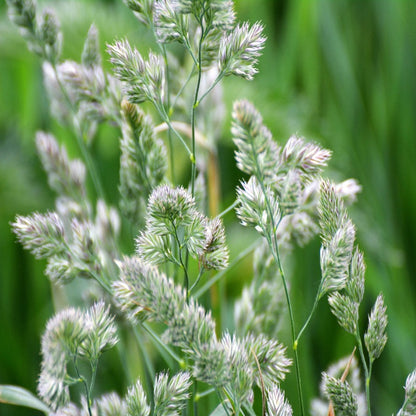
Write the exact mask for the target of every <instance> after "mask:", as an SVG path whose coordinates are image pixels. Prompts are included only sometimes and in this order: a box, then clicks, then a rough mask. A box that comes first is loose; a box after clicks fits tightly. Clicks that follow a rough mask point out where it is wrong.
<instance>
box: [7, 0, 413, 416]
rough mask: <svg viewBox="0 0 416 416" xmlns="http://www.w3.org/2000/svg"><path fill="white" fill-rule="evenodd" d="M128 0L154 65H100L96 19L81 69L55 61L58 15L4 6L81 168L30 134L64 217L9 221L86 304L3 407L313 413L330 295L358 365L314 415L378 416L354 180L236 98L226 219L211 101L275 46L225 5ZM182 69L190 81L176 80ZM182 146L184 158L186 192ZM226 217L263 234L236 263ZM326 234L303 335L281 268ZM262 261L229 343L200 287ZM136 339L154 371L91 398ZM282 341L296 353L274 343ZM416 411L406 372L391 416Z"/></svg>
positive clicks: (381, 313)
mask: <svg viewBox="0 0 416 416" xmlns="http://www.w3.org/2000/svg"><path fill="white" fill-rule="evenodd" d="M125 3H126V5H127V7H128V8H130V9H131V11H132V12H133V13H134V15H135V16H136V17H137V19H138V20H139V22H140V23H138V24H143V25H145V26H146V27H147V28H148V30H149V31H150V32H151V33H153V35H154V41H155V47H156V48H157V52H153V51H150V52H148V53H147V54H143V53H142V52H140V51H139V50H138V49H137V48H136V47H135V46H132V45H131V44H130V42H129V41H128V40H127V39H122V40H115V41H114V42H113V43H111V44H108V45H107V49H106V50H107V54H108V56H106V57H105V58H103V57H102V56H101V55H100V52H99V38H98V31H97V29H96V28H95V26H91V28H90V30H89V32H88V34H87V37H86V40H85V45H84V49H83V51H82V54H81V60H80V62H74V61H64V60H62V58H61V44H62V42H63V36H62V34H61V32H60V25H59V22H58V20H57V18H56V17H55V16H54V14H53V12H51V11H49V10H46V11H44V12H40V11H39V9H38V7H37V5H36V4H35V2H34V1H33V0H7V4H8V10H9V16H10V19H11V21H12V22H13V23H14V24H15V25H16V26H17V27H18V28H19V30H20V32H21V34H22V36H23V37H24V38H25V39H26V41H27V44H28V46H29V48H30V49H31V50H33V51H34V52H35V53H36V54H37V55H38V56H39V57H40V59H41V60H42V63H43V73H44V80H45V86H46V90H47V92H48V94H49V99H50V104H51V112H52V114H53V115H54V116H55V117H56V118H57V119H58V120H59V121H60V122H61V123H62V124H64V125H65V126H66V127H67V128H68V129H70V130H71V131H72V132H73V134H74V137H75V138H76V140H77V145H78V147H79V151H80V154H81V155H82V158H81V159H71V158H70V157H69V156H68V152H67V150H66V149H65V147H64V146H63V145H61V144H59V140H57V139H56V138H55V137H54V136H53V135H52V134H50V133H46V132H39V133H38V134H37V137H36V145H37V150H38V153H39V157H40V159H41V162H42V165H43V167H44V170H45V172H46V174H47V177H48V182H49V185H50V187H51V188H52V189H53V190H54V191H55V192H56V194H57V199H56V206H55V209H54V210H53V211H50V212H47V213H38V212H36V213H34V214H32V215H29V216H20V215H18V216H16V219H15V221H14V223H13V224H12V228H13V231H14V233H15V234H16V235H17V238H18V240H19V242H20V243H21V244H22V245H23V246H24V248H26V249H27V250H30V251H31V252H32V253H33V255H34V256H35V257H36V258H39V259H46V262H47V263H46V269H45V275H46V276H47V277H48V278H49V280H50V282H51V284H52V285H54V286H56V287H58V288H59V290H61V291H63V292H65V290H66V288H67V287H70V286H71V285H73V284H76V283H77V282H78V281H80V280H82V281H83V285H81V286H80V287H82V288H83V289H82V294H81V295H80V296H79V299H81V300H82V301H83V303H84V305H83V306H80V305H73V306H70V305H69V306H68V308H66V309H63V310H60V311H57V312H56V315H55V316H54V317H52V318H51V319H50V320H49V322H48V323H47V324H46V329H45V332H44V334H43V337H42V348H41V349H42V351H41V353H42V364H41V369H40V376H39V379H38V390H37V396H35V395H34V394H31V393H30V392H28V391H27V390H25V389H23V388H18V387H14V386H2V388H1V390H0V401H5V402H6V403H12V404H20V405H26V406H29V407H32V408H34V409H38V410H41V411H43V412H44V413H45V414H47V415H51V416H52V415H55V416H58V415H59V416H63V415H66V416H72V415H74V416H77V415H88V416H93V415H97V416H98V415H105V416H116V415H130V416H148V415H157V416H162V415H163V416H179V415H188V414H189V415H194V416H197V415H198V414H201V415H205V414H206V415H211V416H222V415H255V414H262V415H268V416H289V415H292V414H300V415H301V416H303V415H306V414H307V413H308V409H307V406H309V403H306V401H305V398H304V390H305V386H304V385H303V383H302V374H301V366H300V354H299V349H301V348H302V335H303V334H304V333H305V331H306V330H307V329H308V327H309V324H310V322H311V321H312V320H313V319H314V317H315V312H316V309H317V306H318V303H319V302H320V301H321V300H322V299H323V298H327V299H328V303H329V306H330V309H331V311H332V313H333V315H334V316H335V318H336V320H337V321H338V323H339V325H340V326H341V327H342V328H343V329H344V330H345V331H346V332H347V333H349V334H351V335H352V336H353V338H354V341H355V344H356V349H357V352H358V354H357V355H358V359H357V357H355V356H354V354H353V355H352V356H351V357H350V358H349V359H348V358H347V359H344V360H341V361H340V362H339V363H337V364H335V365H334V366H332V367H330V368H329V369H327V370H326V371H323V373H322V385H321V387H320V392H321V397H320V398H316V399H314V400H313V401H312V402H311V404H310V412H311V413H312V414H313V415H316V416H318V415H327V414H328V415H329V414H332V415H334V414H335V415H337V416H341V415H348V416H358V415H360V416H361V415H368V416H370V415H371V413H372V411H374V410H375V409H376V404H375V403H373V402H372V400H371V376H372V369H373V364H374V362H375V360H376V359H378V358H379V357H380V355H381V354H382V352H383V349H384V347H385V345H386V342H387V334H386V328H387V322H388V319H387V313H386V310H387V308H386V305H385V304H384V300H383V295H382V294H380V295H379V296H378V297H377V299H376V301H375V303H374V307H373V309H372V311H371V313H370V315H369V317H368V325H367V329H366V331H365V333H364V335H362V334H361V332H360V330H361V328H362V319H361V316H360V304H361V303H362V301H363V298H364V286H365V262H364V255H363V253H362V252H361V250H360V249H359V247H358V245H357V243H356V229H355V226H354V224H353V222H352V220H351V218H350V216H349V214H348V211H347V207H348V205H349V204H351V203H352V202H354V201H355V199H356V194H357V193H358V192H359V191H360V186H359V185H358V183H357V182H356V181H355V180H353V179H348V180H346V181H344V182H341V183H335V182H333V181H332V180H330V179H328V178H325V177H324V176H323V175H324V173H323V172H324V169H325V167H326V166H327V165H328V163H329V160H330V158H331V155H332V152H331V151H330V150H328V149H325V148H323V147H321V146H320V145H319V144H317V143H313V142H310V141H308V140H307V139H305V138H303V137H298V136H292V137H290V138H289V139H288V140H287V142H286V143H278V142H277V141H276V140H275V139H274V138H273V136H272V133H271V131H270V130H269V129H268V128H267V126H266V125H265V124H264V122H263V119H262V116H261V114H260V112H259V111H258V110H257V109H256V107H255V106H254V105H253V104H252V103H250V102H249V101H247V100H240V101H236V102H235V103H234V106H233V110H232V127H231V136H232V140H233V142H234V144H235V147H236V150H235V159H236V165H237V167H238V168H239V169H240V170H241V171H242V173H243V174H244V175H245V179H241V182H240V185H239V186H238V187H237V190H236V195H237V196H236V200H235V202H234V203H233V204H232V205H231V206H230V207H228V208H226V209H225V210H224V211H223V212H222V213H221V214H218V201H216V198H217V197H218V195H219V190H218V186H219V185H218V182H217V181H215V180H213V179H212V178H213V177H214V178H215V177H216V175H218V171H217V170H216V166H217V164H216V163H215V161H216V158H217V151H216V143H215V137H214V136H215V134H213V131H215V128H216V126H215V123H214V122H213V121H212V120H215V118H216V117H218V115H217V114H215V112H216V109H218V108H220V109H221V108H222V107H221V105H218V106H217V105H212V102H215V100H217V102H218V100H219V97H220V94H219V91H220V88H221V85H220V83H221V81H222V80H223V79H224V78H225V77H228V76H232V75H236V76H238V77H242V78H244V79H246V80H252V79H253V78H254V76H255V74H256V73H257V63H258V59H259V57H260V56H261V53H262V50H263V48H264V45H265V40H266V38H265V36H264V34H263V26H262V24H261V23H259V22H257V23H254V24H250V23H248V22H243V23H239V22H237V17H236V14H235V12H234V8H233V1H232V0H126V1H125ZM171 44H177V45H176V46H172V47H171ZM178 51H179V52H178ZM175 53H179V55H180V58H179V57H175V56H174V54H175ZM184 56H185V58H184ZM103 59H108V60H109V62H110V63H111V68H112V71H111V73H106V72H105V70H104V68H103V64H102V62H103ZM178 67H179V69H180V71H179V69H178ZM180 72H181V73H185V72H187V73H188V76H187V77H185V78H183V79H182V78H181V77H179V75H178V74H179V73H180ZM176 77H177V79H176ZM210 100H213V101H212V102H211V101H210ZM146 102H147V103H150V105H146V104H145V103H146ZM183 108H185V111H183ZM103 123H111V124H112V125H113V126H115V127H117V128H118V130H119V134H120V137H121V138H120V144H119V147H120V170H119V172H117V173H115V175H117V176H118V177H119V186H118V190H119V207H117V208H116V207H112V206H109V205H108V204H107V202H106V198H105V192H104V190H105V187H104V186H103V184H102V179H101V178H100V175H99V173H98V170H97V169H96V167H95V165H94V161H93V158H92V157H91V144H92V143H93V142H94V141H95V140H97V136H98V135H99V129H98V127H99V126H100V124H103ZM158 123H159V124H158ZM205 130H206V131H205ZM178 146H179V147H180V149H182V151H183V153H184V154H185V155H186V156H187V159H185V160H186V161H187V163H188V166H187V170H188V176H187V177H186V179H183V180H182V181H181V182H179V181H178V180H177V178H178V167H177V166H176V163H177V162H176V160H175V155H174V152H175V151H177V148H178ZM207 155H208V156H207ZM87 180H91V182H92V184H93V188H94V189H93V192H91V191H89V190H88V187H87ZM212 206H214V207H216V208H217V209H212ZM207 207H211V208H210V209H208V208H207ZM232 209H235V213H236V216H237V218H238V220H239V222H240V224H241V225H242V226H244V227H251V228H253V229H254V230H255V231H256V232H257V233H258V234H259V240H258V241H256V242H255V243H254V245H253V246H251V247H249V248H248V250H247V251H246V252H243V253H241V254H240V255H239V256H237V258H231V256H230V250H229V248H228V245H227V239H226V235H227V229H226V225H224V224H225V223H224V222H223V217H224V216H225V215H226V214H227V213H228V212H229V211H231V210H232ZM123 222H128V224H129V226H130V228H131V230H133V237H132V238H133V239H134V241H135V249H134V252H123V249H122V245H121V244H120V233H121V232H122V231H121V230H122V224H123ZM317 236H320V239H321V250H320V253H319V255H320V268H321V277H320V280H319V284H318V285H317V287H318V289H317V291H316V294H315V301H314V303H313V306H312V308H311V310H310V311H309V313H308V315H307V319H306V320H305V322H304V323H303V324H302V325H299V322H295V316H298V314H295V313H294V302H293V297H294V294H293V293H292V292H291V284H290V279H289V277H288V275H287V273H285V270H284V266H283V258H284V257H286V256H290V254H291V250H292V249H293V247H295V246H304V245H306V244H307V243H308V242H309V241H311V240H312V239H313V238H314V237H317ZM253 250H254V256H253V277H252V280H251V282H250V283H249V285H248V286H247V287H245V288H244V289H243V291H242V293H241V297H240V298H239V299H238V300H237V301H236V302H235V305H234V306H233V308H228V309H227V310H225V311H223V312H224V313H225V312H231V314H232V313H233V311H234V316H233V318H234V324H233V328H232V329H230V330H226V331H223V332H222V331H221V330H220V329H219V325H218V324H217V321H216V318H217V315H216V314H215V313H213V312H212V311H211V307H210V304H211V305H212V304H213V303H215V302H214V301H215V299H214V297H213V296H212V293H211V299H210V300H207V298H208V296H207V294H206V292H207V291H208V290H209V289H210V288H212V287H213V286H214V285H215V284H216V282H217V281H218V280H219V279H225V278H226V276H227V271H228V270H229V269H230V268H231V267H233V266H234V265H235V264H236V263H237V262H238V261H241V260H242V259H244V258H245V257H248V256H249V254H250V252H251V251H253ZM317 255H318V254H317ZM202 282H204V285H202ZM203 295H205V296H203ZM285 328H289V337H285V330H286V329H285ZM126 334H127V335H126ZM286 335H287V334H286ZM126 337H127V338H128V340H129V342H133V343H136V344H137V346H136V347H137V350H138V351H140V354H139V355H141V356H138V357H135V360H142V366H143V368H144V371H143V375H144V377H138V378H137V379H136V380H133V381H131V382H129V383H127V382H126V384H129V387H127V388H126V389H125V390H124V391H121V390H122V389H121V388H118V391H117V392H109V393H105V394H98V393H97V391H98V388H97V384H98V383H99V380H97V372H98V371H99V365H100V363H101V358H102V355H104V353H105V352H106V351H107V350H111V349H114V350H117V351H118V353H119V356H120V362H121V363H126V360H127V359H128V358H127V357H128V354H127V347H126V342H125V338H126ZM286 338H288V339H289V342H288V345H284V343H283V342H282V341H281V339H286ZM149 344H150V345H151V347H150V348H149ZM155 351H156V352H157V354H158V355H160V359H159V361H160V360H162V361H163V369H162V370H161V371H158V370H156V369H155V361H156V359H155ZM128 365H129V364H128V363H127V364H126V365H124V366H123V365H122V366H120V367H119V368H118V369H117V370H118V371H125V370H126V367H128ZM159 367H160V363H159V364H158V368H159ZM360 369H361V371H362V372H363V374H364V383H362V380H361V373H360ZM322 370H324V369H322ZM290 372H292V373H293V374H294V376H295V379H296V386H297V391H296V394H295V395H292V396H291V397H286V394H285V384H284V383H283V382H284V380H285V378H286V376H287V374H288V373H290ZM126 373H127V372H126ZM125 376H126V380H127V379H128V378H129V377H128V374H125ZM363 385H364V389H363V388H362V386H363ZM115 388H116V387H115ZM203 400H205V401H204V402H203V403H204V406H202V405H200V402H201V401H203ZM293 409H297V410H296V413H294V410H293ZM415 410H416V373H415V371H413V373H411V374H410V375H409V377H408V379H407V380H406V384H405V398H404V402H403V406H402V408H401V409H400V410H399V411H398V413H397V415H398V416H399V415H400V416H404V415H412V414H414V412H415Z"/></svg>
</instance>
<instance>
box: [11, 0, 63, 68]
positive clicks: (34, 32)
mask: <svg viewBox="0 0 416 416" xmlns="http://www.w3.org/2000/svg"><path fill="white" fill-rule="evenodd" d="M7 6H8V15H9V18H10V20H11V21H12V22H13V23H14V24H15V25H16V26H18V27H19V30H20V33H21V35H22V36H23V38H25V40H26V41H27V44H28V47H29V49H30V50H31V51H33V52H34V53H36V54H37V55H38V56H40V57H41V58H42V59H44V60H46V61H48V62H51V63H56V62H57V61H58V59H59V56H60V53H61V44H62V33H61V31H60V24H59V22H58V20H57V18H56V16H55V15H54V13H53V12H51V11H50V10H45V11H43V13H42V14H41V15H40V16H39V15H37V10H36V3H35V2H34V1H33V0H7Z"/></svg>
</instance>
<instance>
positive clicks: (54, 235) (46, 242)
mask: <svg viewBox="0 0 416 416" xmlns="http://www.w3.org/2000/svg"><path fill="white" fill-rule="evenodd" d="M12 227H13V232H14V233H15V234H16V235H17V238H18V240H19V241H20V242H21V244H22V245H23V247H25V248H26V249H27V250H30V251H31V252H32V253H33V254H34V255H35V257H36V258H39V259H43V258H48V257H51V256H54V255H56V254H60V253H62V252H63V251H64V250H65V229H64V224H63V222H62V221H61V219H60V218H59V216H58V215H57V214H56V213H54V212H50V213H47V214H39V213H35V214H33V215H31V216H28V217H22V216H19V215H18V216H17V217H16V220H15V222H14V223H12Z"/></svg>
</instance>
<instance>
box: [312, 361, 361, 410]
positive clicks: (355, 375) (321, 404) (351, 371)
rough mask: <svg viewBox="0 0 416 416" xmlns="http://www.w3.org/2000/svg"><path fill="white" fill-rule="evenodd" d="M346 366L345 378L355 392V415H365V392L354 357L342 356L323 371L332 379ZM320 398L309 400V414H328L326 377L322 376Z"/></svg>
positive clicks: (336, 377)
mask: <svg viewBox="0 0 416 416" xmlns="http://www.w3.org/2000/svg"><path fill="white" fill-rule="evenodd" d="M347 366H348V375H347V377H346V380H347V381H348V384H349V385H350V386H351V389H352V392H353V393H354V394H355V397H356V399H357V415H358V416H366V415H367V403H366V396H365V392H364V391H363V386H362V382H361V375H360V368H359V365H358V361H357V359H356V358H355V357H353V358H352V359H351V357H344V358H342V359H341V360H339V361H337V362H336V363H334V364H332V365H331V366H330V367H329V368H328V369H327V370H326V372H325V374H327V375H328V376H330V377H333V378H334V379H340V378H341V377H342V376H343V374H344V372H345V369H346V368H347ZM319 389H320V396H321V398H319V399H318V398H315V399H313V400H312V402H311V415H312V416H328V407H329V401H328V398H327V397H326V378H322V381H321V383H320V386H319Z"/></svg>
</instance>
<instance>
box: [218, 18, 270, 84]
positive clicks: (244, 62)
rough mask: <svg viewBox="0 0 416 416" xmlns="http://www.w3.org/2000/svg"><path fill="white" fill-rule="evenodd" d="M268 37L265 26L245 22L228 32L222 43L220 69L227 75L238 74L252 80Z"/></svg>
mask: <svg viewBox="0 0 416 416" xmlns="http://www.w3.org/2000/svg"><path fill="white" fill-rule="evenodd" d="M265 41H266V38H265V37H264V36H263V26H262V25H261V24H260V23H255V24H254V25H253V26H251V27H250V26H249V24H248V23H247V22H246V23H243V24H242V25H237V26H236V27H235V28H234V29H233V30H231V31H230V32H229V33H227V34H226V35H225V36H224V37H223V38H222V39H221V43H220V51H219V70H220V73H222V74H224V75H225V76H228V75H237V76H240V77H243V78H246V79H248V80H252V79H253V78H254V75H255V74H256V73H257V72H258V71H257V69H256V64H257V60H258V57H259V56H260V54H261V51H262V50H263V48H264V42H265Z"/></svg>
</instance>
